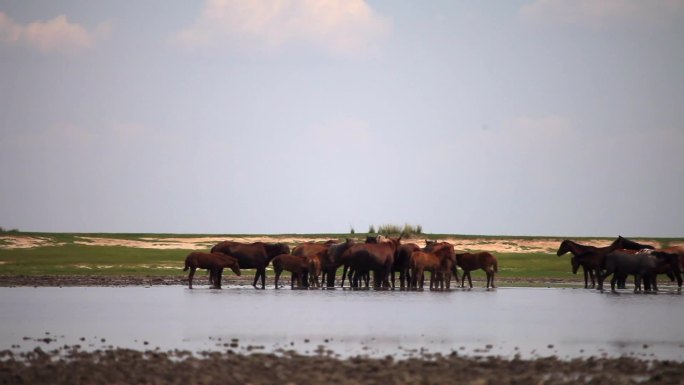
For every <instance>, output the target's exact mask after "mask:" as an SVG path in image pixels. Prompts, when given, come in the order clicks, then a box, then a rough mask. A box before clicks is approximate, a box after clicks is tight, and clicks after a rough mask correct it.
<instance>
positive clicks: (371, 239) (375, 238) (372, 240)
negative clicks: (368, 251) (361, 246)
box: [366, 235, 378, 243]
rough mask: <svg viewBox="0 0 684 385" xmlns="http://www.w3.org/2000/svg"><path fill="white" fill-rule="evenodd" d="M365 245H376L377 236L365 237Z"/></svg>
mask: <svg viewBox="0 0 684 385" xmlns="http://www.w3.org/2000/svg"><path fill="white" fill-rule="evenodd" d="M366 243H378V236H377V235H368V236H366Z"/></svg>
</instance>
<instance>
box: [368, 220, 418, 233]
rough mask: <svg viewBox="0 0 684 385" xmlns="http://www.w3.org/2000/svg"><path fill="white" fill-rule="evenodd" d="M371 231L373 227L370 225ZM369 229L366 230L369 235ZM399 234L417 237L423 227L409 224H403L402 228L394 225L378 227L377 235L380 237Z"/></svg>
mask: <svg viewBox="0 0 684 385" xmlns="http://www.w3.org/2000/svg"><path fill="white" fill-rule="evenodd" d="M371 229H373V230H374V227H373V226H372V225H371ZM371 229H368V232H369V233H370V232H371V231H370V230H371ZM401 233H404V234H406V235H407V236H409V235H418V234H423V226H421V225H416V226H414V225H411V224H408V223H406V224H404V226H403V227H402V226H400V225H394V224H385V225H379V226H378V234H382V235H399V234H401Z"/></svg>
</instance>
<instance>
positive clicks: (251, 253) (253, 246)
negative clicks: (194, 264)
mask: <svg viewBox="0 0 684 385" xmlns="http://www.w3.org/2000/svg"><path fill="white" fill-rule="evenodd" d="M211 252H212V253H214V252H219V253H223V254H226V255H230V256H233V257H235V258H237V259H238V263H240V268H242V269H256V274H255V275H254V282H253V283H252V286H254V287H255V288H256V287H257V280H258V279H259V278H261V288H262V289H265V288H266V266H268V264H269V262H270V261H271V260H272V259H273V258H275V256H276V255H280V254H290V247H289V246H287V245H286V244H285V243H264V242H255V243H239V242H233V241H223V242H221V243H218V244H216V245H215V246H214V247H212V248H211Z"/></svg>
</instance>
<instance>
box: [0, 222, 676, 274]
mask: <svg viewBox="0 0 684 385" xmlns="http://www.w3.org/2000/svg"><path fill="white" fill-rule="evenodd" d="M20 234H21V235H24V236H34V237H44V238H49V239H50V240H51V241H52V242H53V243H58V244H60V245H59V246H44V247H35V248H29V249H2V248H0V275H28V276H31V275H159V276H173V275H183V274H184V273H183V272H182V268H183V260H184V258H185V256H186V255H187V254H188V253H189V252H190V250H186V249H172V250H161V249H143V248H134V247H119V246H91V245H81V244H77V243H76V241H78V240H79V238H78V237H82V236H86V237H97V238H114V239H123V240H141V239H142V238H161V239H163V238H196V237H215V238H221V237H230V236H231V235H217V234H112V233H104V234H103V233H90V234H73V233H20ZM1 235H9V234H0V236H1ZM12 235H17V234H12ZM238 236H246V235H244V234H241V235H238ZM249 236H259V235H258V234H254V235H249ZM266 236H269V237H278V236H283V237H308V238H315V239H318V240H327V239H344V238H345V237H349V236H350V235H349V234H332V233H323V234H280V235H273V234H269V235H266ZM365 236H366V235H365V234H357V235H355V236H353V238H354V239H356V240H358V241H363V240H365ZM425 238H427V239H445V238H460V239H464V238H465V239H468V238H470V239H474V238H478V239H483V242H482V247H481V248H482V249H483V250H486V249H487V243H490V242H493V241H495V240H501V239H505V240H506V241H507V242H511V243H512V242H513V240H514V239H559V238H562V237H514V236H510V237H504V236H480V235H468V236H464V235H453V234H425ZM635 238H637V237H635ZM575 239H581V238H575ZM591 239H596V238H591ZM606 239H607V240H612V239H611V238H606ZM651 239H655V240H657V241H659V242H662V243H663V244H664V245H667V244H669V243H670V242H674V241H677V242H681V241H682V239H681V238H660V239H658V238H651ZM509 240H510V241H509ZM0 242H1V243H0V245H1V244H7V243H8V242H7V241H3V240H2V239H0ZM291 246H293V245H291ZM495 255H496V256H497V258H498V260H499V274H498V276H497V279H502V280H505V279H506V278H507V277H510V278H515V279H525V278H529V279H534V280H540V281H543V279H545V278H549V279H564V280H568V281H579V280H580V279H581V277H580V276H575V275H573V274H572V273H571V269H570V260H569V258H568V257H567V256H563V257H557V256H556V255H555V254H544V253H536V252H528V253H495ZM472 275H473V278H474V279H477V280H480V279H484V276H485V275H484V272H482V271H475V272H473V274H472Z"/></svg>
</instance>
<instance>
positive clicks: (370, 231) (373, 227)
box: [368, 225, 375, 234]
mask: <svg viewBox="0 0 684 385" xmlns="http://www.w3.org/2000/svg"><path fill="white" fill-rule="evenodd" d="M368 234H375V226H373V225H370V227H369V228H368Z"/></svg>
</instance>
